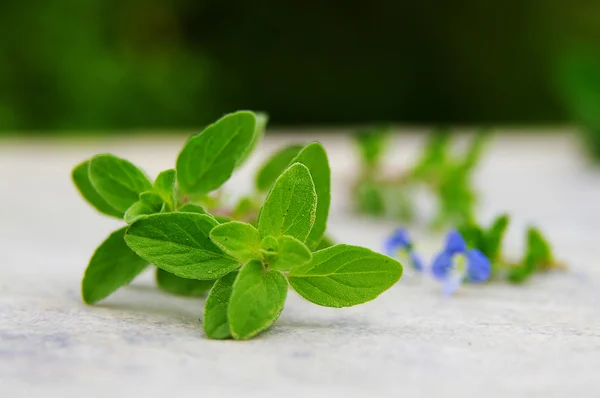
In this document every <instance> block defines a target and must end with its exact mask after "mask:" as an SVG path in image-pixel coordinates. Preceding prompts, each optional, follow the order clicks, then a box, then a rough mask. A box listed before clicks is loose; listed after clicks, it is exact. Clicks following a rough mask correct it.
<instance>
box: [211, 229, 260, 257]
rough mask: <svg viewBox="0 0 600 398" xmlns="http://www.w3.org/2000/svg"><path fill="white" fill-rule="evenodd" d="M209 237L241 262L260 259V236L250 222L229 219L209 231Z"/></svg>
mask: <svg viewBox="0 0 600 398" xmlns="http://www.w3.org/2000/svg"><path fill="white" fill-rule="evenodd" d="M210 239H211V240H212V241H213V243H214V244H215V245H217V246H219V248H221V250H223V251H224V252H225V253H227V254H229V255H230V256H231V257H233V258H235V259H237V260H240V261H241V262H244V263H245V262H248V261H250V260H261V259H262V255H261V253H260V242H261V240H260V236H259V235H258V231H257V230H256V228H254V227H253V226H252V225H250V224H247V223H244V222H239V221H230V222H226V223H224V224H220V225H217V226H216V227H214V228H213V229H212V230H211V231H210Z"/></svg>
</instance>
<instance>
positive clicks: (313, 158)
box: [256, 142, 331, 249]
mask: <svg viewBox="0 0 600 398" xmlns="http://www.w3.org/2000/svg"><path fill="white" fill-rule="evenodd" d="M294 163H301V164H303V165H304V166H306V167H307V168H308V170H309V172H310V175H311V178H312V183H313V185H314V190H315V193H316V196H317V207H316V209H315V221H314V223H313V226H312V229H311V230H310V232H309V234H308V236H307V237H306V245H307V246H308V247H309V248H311V249H315V248H316V247H317V246H318V245H319V242H320V241H321V239H323V235H324V234H325V230H326V229H327V218H328V216H329V207H330V203H331V171H330V168H329V160H328V159H327V153H326V152H325V148H323V146H322V145H321V144H320V143H318V142H313V143H312V144H309V145H307V146H305V147H304V148H302V147H300V146H298V145H291V146H288V147H285V148H283V149H281V150H280V151H278V152H276V153H275V154H274V155H273V156H272V157H271V158H270V159H269V160H267V162H265V164H264V165H263V166H262V167H261V169H260V170H259V172H258V174H257V177H256V188H257V189H258V190H259V191H261V192H265V191H268V190H269V189H270V188H271V187H272V186H273V184H274V183H275V181H276V180H277V178H278V177H279V176H280V175H281V174H282V173H283V172H284V171H285V170H286V169H287V168H288V167H289V166H290V165H291V164H294Z"/></svg>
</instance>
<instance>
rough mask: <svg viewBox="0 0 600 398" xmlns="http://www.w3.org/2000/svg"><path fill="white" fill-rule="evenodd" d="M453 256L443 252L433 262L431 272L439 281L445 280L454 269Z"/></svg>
mask: <svg viewBox="0 0 600 398" xmlns="http://www.w3.org/2000/svg"><path fill="white" fill-rule="evenodd" d="M452 265H453V264H452V254H450V253H448V252H446V251H443V252H441V253H440V254H438V256H437V257H436V258H435V260H433V264H432V265H431V272H432V273H433V276H434V277H435V278H436V279H438V280H445V279H446V278H447V277H448V274H449V272H450V270H451V269H452Z"/></svg>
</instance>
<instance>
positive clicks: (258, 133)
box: [237, 112, 269, 167]
mask: <svg viewBox="0 0 600 398" xmlns="http://www.w3.org/2000/svg"><path fill="white" fill-rule="evenodd" d="M254 116H255V117H256V126H255V128H254V135H253V136H252V141H251V142H250V145H248V148H247V149H246V151H245V152H244V153H243V154H242V156H241V157H240V160H239V161H238V163H237V166H238V167H239V166H241V165H242V164H244V163H245V162H246V160H248V158H249V157H250V155H251V154H252V152H254V149H256V146H257V145H258V143H259V142H260V141H261V140H262V138H263V136H264V135H265V130H266V129H267V123H268V122H269V115H267V114H266V113H262V112H258V113H255V114H254Z"/></svg>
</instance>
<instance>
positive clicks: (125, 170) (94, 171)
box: [89, 154, 152, 213]
mask: <svg viewBox="0 0 600 398" xmlns="http://www.w3.org/2000/svg"><path fill="white" fill-rule="evenodd" d="M89 176H90V181H91V182H92V185H93V186H94V188H95V189H96V191H97V192H98V194H99V195H100V196H102V197H103V198H104V200H105V201H106V202H107V203H108V204H110V205H111V206H112V207H114V208H115V209H117V210H119V211H122V212H123V213H124V212H126V211H127V209H129V208H130V207H131V205H132V204H134V203H135V202H137V201H138V199H139V196H140V194H141V193H142V192H145V191H149V190H151V189H152V184H151V183H150V180H148V177H147V176H146V174H144V172H143V171H141V170H140V169H138V168H137V167H136V166H134V165H133V164H132V163H130V162H129V161H127V160H125V159H121V158H118V157H116V156H114V155H110V154H105V155H98V156H94V157H93V158H92V160H90V169H89Z"/></svg>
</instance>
